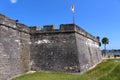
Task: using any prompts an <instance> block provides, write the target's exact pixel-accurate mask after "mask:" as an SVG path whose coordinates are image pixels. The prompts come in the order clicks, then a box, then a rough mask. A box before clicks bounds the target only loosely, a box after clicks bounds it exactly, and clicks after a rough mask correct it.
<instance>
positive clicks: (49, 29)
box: [30, 24, 99, 42]
mask: <svg viewBox="0 0 120 80" xmlns="http://www.w3.org/2000/svg"><path fill="white" fill-rule="evenodd" d="M30 31H31V34H46V33H73V32H76V33H78V34H80V35H82V36H84V37H87V38H89V39H92V40H93V41H96V42H99V40H98V39H97V38H96V37H95V36H92V35H91V34H89V33H88V32H86V31H85V30H84V29H82V28H81V27H79V26H78V25H75V24H61V25H60V28H59V29H56V27H55V25H45V26H43V28H40V27H39V26H32V27H30Z"/></svg>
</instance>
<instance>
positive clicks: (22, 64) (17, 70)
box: [0, 17, 30, 80]
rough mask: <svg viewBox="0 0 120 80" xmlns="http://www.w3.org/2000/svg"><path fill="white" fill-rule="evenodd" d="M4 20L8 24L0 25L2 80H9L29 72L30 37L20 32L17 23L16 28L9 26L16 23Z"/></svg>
mask: <svg viewBox="0 0 120 80" xmlns="http://www.w3.org/2000/svg"><path fill="white" fill-rule="evenodd" d="M3 19H4V20H7V23H5V24H3V25H2V23H0V24H1V25H0V80H7V79H9V78H11V77H13V76H15V75H18V74H22V73H24V72H26V71H28V70H29V54H30V45H29V43H28V42H29V41H30V35H29V34H26V33H25V32H20V31H19V28H17V27H18V25H17V26H16V24H15V23H14V24H13V25H15V27H14V26H9V25H7V24H8V23H9V24H12V23H11V22H14V21H11V20H10V19H8V18H7V17H4V18H3ZM9 20H10V21H9ZM20 27H22V26H20ZM24 29H26V28H24Z"/></svg>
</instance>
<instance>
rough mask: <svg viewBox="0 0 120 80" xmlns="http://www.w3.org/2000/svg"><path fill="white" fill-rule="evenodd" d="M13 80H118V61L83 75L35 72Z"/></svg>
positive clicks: (119, 77)
mask: <svg viewBox="0 0 120 80" xmlns="http://www.w3.org/2000/svg"><path fill="white" fill-rule="evenodd" d="M13 80H120V59H116V60H107V61H104V62H103V63H101V64H99V65H98V66H97V67H96V68H94V69H93V70H90V71H88V72H87V73H85V74H82V75H80V74H65V73H62V72H60V73H58V72H36V73H33V74H25V75H23V76H21V77H19V78H16V79H13Z"/></svg>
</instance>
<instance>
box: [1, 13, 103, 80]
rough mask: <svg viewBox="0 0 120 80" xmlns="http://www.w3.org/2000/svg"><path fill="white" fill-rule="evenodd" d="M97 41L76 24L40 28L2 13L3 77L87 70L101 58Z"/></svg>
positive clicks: (3, 79) (3, 78)
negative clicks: (30, 72)
mask: <svg viewBox="0 0 120 80" xmlns="http://www.w3.org/2000/svg"><path fill="white" fill-rule="evenodd" d="M98 43H99V41H98V39H97V38H95V37H94V36H92V35H90V34H89V33H88V32H86V31H85V30H83V29H82V28H80V27H78V26H77V25H75V24H62V25H60V29H55V26H53V25H50V26H49V25H47V26H44V28H43V29H42V30H40V28H39V27H27V26H26V25H24V24H20V23H16V21H15V20H12V19H10V18H8V17H6V16H4V15H2V14H0V80H7V79H9V78H11V77H13V76H16V75H19V74H22V73H25V72H27V71H29V70H36V71H40V70H47V71H64V72H85V71H87V70H88V69H89V68H90V67H92V66H93V65H95V64H96V63H98V62H99V61H101V60H102V57H101V54H100V50H99V45H98Z"/></svg>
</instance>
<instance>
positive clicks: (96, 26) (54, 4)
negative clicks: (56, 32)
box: [0, 0, 120, 49]
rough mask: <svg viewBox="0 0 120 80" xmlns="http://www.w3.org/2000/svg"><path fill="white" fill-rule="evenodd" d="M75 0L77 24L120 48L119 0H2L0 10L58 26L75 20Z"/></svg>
mask: <svg viewBox="0 0 120 80" xmlns="http://www.w3.org/2000/svg"><path fill="white" fill-rule="evenodd" d="M72 4H74V6H75V23H76V24H77V25H79V26H81V27H82V28H83V29H85V30H86V31H87V32H89V33H91V34H92V35H94V36H100V37H101V38H103V37H108V38H109V41H110V43H109V45H108V46H107V48H108V49H120V45H119V44H120V38H119V37H120V36H119V34H120V0H0V13H2V14H4V15H6V16H8V17H10V18H12V19H15V20H16V19H18V20H19V22H20V23H24V24H26V25H28V26H35V25H36V26H43V25H49V24H54V25H56V26H59V25H60V24H69V23H72V11H71V9H70V7H71V5H72ZM101 49H103V45H102V46H101Z"/></svg>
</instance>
